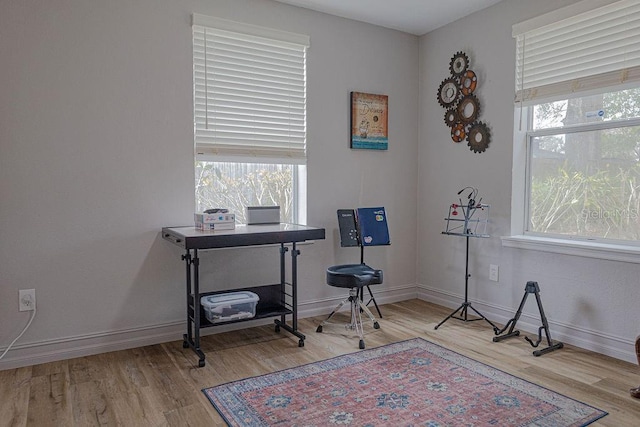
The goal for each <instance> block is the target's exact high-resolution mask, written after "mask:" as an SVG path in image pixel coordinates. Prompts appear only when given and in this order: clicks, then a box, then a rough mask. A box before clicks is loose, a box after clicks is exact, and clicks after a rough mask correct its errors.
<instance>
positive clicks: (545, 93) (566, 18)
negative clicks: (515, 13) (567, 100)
mask: <svg viewBox="0 0 640 427" xmlns="http://www.w3.org/2000/svg"><path fill="white" fill-rule="evenodd" d="M629 5H630V2H628V1H625V0H599V1H598V2H594V1H591V0H583V1H580V2H577V3H574V4H572V5H569V6H566V7H563V8H559V9H557V10H554V11H552V12H549V13H546V14H543V15H540V16H538V17H535V18H532V19H529V20H527V21H524V22H521V23H518V24H515V25H514V26H513V37H514V38H515V39H516V40H515V45H516V48H517V49H516V50H515V52H514V61H515V63H516V75H515V82H516V84H515V85H514V89H515V94H516V96H515V100H516V102H515V107H514V117H513V123H514V131H513V163H512V166H513V168H512V171H513V173H512V189H511V235H510V236H504V237H502V245H503V246H505V247H513V248H519V249H528V250H537V251H544V252H552V253H560V254H566V255H575V256H582V257H590V258H598V259H607V260H614V261H623V262H632V263H640V246H638V245H633V244H629V243H627V242H624V243H620V242H619V241H616V242H609V241H606V242H605V241H593V240H584V239H576V238H570V237H569V236H548V235H544V236H539V235H531V234H527V233H525V231H526V230H527V227H528V206H529V200H528V198H529V190H530V189H529V183H530V179H529V177H530V164H531V159H530V153H531V150H530V149H531V147H530V146H531V144H530V139H529V138H530V136H529V135H528V130H529V129H530V127H531V126H530V125H531V120H532V115H531V114H529V111H531V109H530V106H529V105H530V104H532V103H536V104H537V103H542V102H548V101H551V100H553V99H552V98H554V97H556V98H555V99H558V98H557V97H558V96H559V95H560V96H561V99H563V98H564V97H565V96H566V97H572V96H577V95H578V92H583V94H587V92H588V91H592V90H603V89H604V88H605V87H606V88H607V90H616V89H618V90H620V89H624V88H625V86H626V87H627V88H628V87H629V86H630V85H633V86H634V87H637V86H638V85H639V84H640V83H638V82H640V67H638V66H637V65H636V63H635V62H633V61H636V59H637V58H638V52H639V51H638V49H637V48H638V46H635V48H636V49H635V51H634V55H635V56H634V58H636V59H633V58H632V59H631V60H632V62H630V63H627V62H626V59H625V58H621V59H620V58H619V60H618V61H619V62H618V67H619V68H617V71H615V70H614V71H607V72H604V73H602V74H597V75H593V76H586V77H576V78H572V77H571V76H567V77H566V78H568V80H563V79H558V80H555V81H553V82H552V83H551V84H546V85H542V86H539V87H535V85H533V87H528V86H525V85H524V84H523V83H522V82H523V79H524V78H525V75H524V74H523V73H524V72H526V64H527V62H525V59H526V53H527V51H526V49H527V48H528V47H527V46H529V44H525V43H529V42H530V41H531V40H527V34H534V36H537V35H538V34H540V31H542V33H545V32H547V30H550V29H560V30H561V31H562V30H563V29H564V28H562V26H564V25H567V26H569V27H571V26H573V25H578V27H579V26H580V22H581V21H582V20H583V19H591V18H593V16H598V15H601V16H603V17H604V16H605V15H609V12H611V11H613V10H617V8H619V7H621V8H625V7H628V6H629ZM609 6H611V7H609ZM630 7H633V8H635V6H630ZM629 10H631V9H629ZM635 10H637V9H634V12H633V13H634V14H637V12H636V11H635ZM625 15H628V14H625ZM603 19H608V18H603ZM616 25H617V24H616ZM576 28H577V27H576ZM632 28H633V29H634V30H635V33H637V31H638V27H637V26H636V27H632ZM587 31H589V30H588V29H587ZM581 34H584V33H581ZM543 37H544V35H543ZM534 40H535V37H534ZM529 49H530V48H529ZM523 67H524V69H523ZM523 70H524V71H523ZM545 98H546V99H545ZM523 121H526V122H525V123H523Z"/></svg>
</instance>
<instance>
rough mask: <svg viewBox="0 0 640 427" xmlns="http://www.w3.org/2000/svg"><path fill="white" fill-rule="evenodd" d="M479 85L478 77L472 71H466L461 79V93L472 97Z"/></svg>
mask: <svg viewBox="0 0 640 427" xmlns="http://www.w3.org/2000/svg"><path fill="white" fill-rule="evenodd" d="M477 85H478V77H477V76H476V73H474V72H473V71H471V70H467V71H465V73H464V74H463V75H462V76H461V77H460V91H461V92H462V94H463V95H471V94H472V93H473V92H474V91H475V90H476V86H477Z"/></svg>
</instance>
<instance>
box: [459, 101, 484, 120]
mask: <svg viewBox="0 0 640 427" xmlns="http://www.w3.org/2000/svg"><path fill="white" fill-rule="evenodd" d="M456 110H457V112H458V117H459V118H460V121H461V122H462V123H464V124H465V125H468V124H469V123H473V122H475V121H476V119H477V118H478V116H479V115H480V101H478V98H476V96H475V95H467V96H464V97H462V99H461V100H460V102H458V108H457V109H456Z"/></svg>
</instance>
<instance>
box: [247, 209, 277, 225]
mask: <svg viewBox="0 0 640 427" xmlns="http://www.w3.org/2000/svg"><path fill="white" fill-rule="evenodd" d="M246 212H247V215H246V216H247V224H280V206H247V208H246Z"/></svg>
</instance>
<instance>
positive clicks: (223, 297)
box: [200, 291, 260, 306]
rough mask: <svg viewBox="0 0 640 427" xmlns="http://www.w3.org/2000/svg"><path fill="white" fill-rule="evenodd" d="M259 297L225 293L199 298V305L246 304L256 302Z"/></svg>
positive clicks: (249, 294) (248, 294)
mask: <svg viewBox="0 0 640 427" xmlns="http://www.w3.org/2000/svg"><path fill="white" fill-rule="evenodd" d="M259 300H260V297H259V296H258V295H256V294H255V293H253V292H249V291H238V292H226V293H223V294H215V295H207V296H204V297H202V298H200V304H202V305H204V306H218V305H221V304H224V305H231V304H241V303H248V302H257V301H259Z"/></svg>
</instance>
